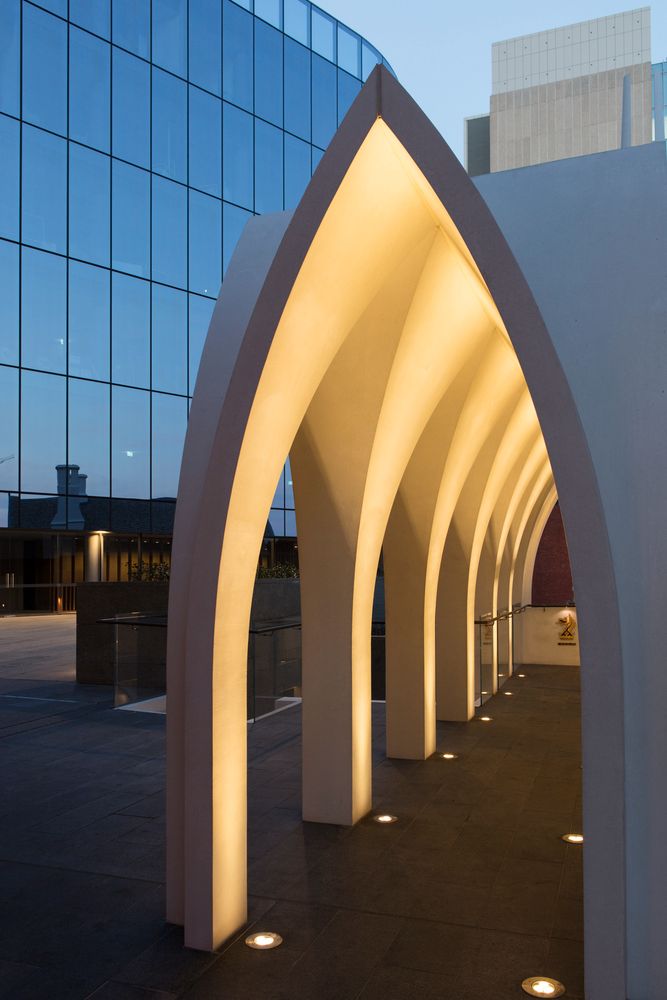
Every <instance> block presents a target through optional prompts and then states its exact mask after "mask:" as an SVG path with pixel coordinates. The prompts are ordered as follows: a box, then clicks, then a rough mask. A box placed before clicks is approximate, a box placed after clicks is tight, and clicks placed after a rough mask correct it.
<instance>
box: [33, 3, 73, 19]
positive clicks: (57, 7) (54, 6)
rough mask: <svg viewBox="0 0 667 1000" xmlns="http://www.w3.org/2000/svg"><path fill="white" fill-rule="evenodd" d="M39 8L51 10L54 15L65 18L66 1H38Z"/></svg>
mask: <svg viewBox="0 0 667 1000" xmlns="http://www.w3.org/2000/svg"><path fill="white" fill-rule="evenodd" d="M39 5H40V7H46V9H47V10H52V11H53V13H54V14H60V16H61V17H67V0H39Z"/></svg>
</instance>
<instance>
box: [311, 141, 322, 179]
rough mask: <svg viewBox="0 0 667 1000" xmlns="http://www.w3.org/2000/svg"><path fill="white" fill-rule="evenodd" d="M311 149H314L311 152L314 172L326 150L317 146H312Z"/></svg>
mask: <svg viewBox="0 0 667 1000" xmlns="http://www.w3.org/2000/svg"><path fill="white" fill-rule="evenodd" d="M311 150H312V154H311V161H312V167H311V169H312V171H313V173H315V170H316V169H317V164H318V163H319V162H320V160H321V159H322V157H323V155H324V151H323V150H321V149H318V148H317V146H311Z"/></svg>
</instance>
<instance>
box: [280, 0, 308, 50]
mask: <svg viewBox="0 0 667 1000" xmlns="http://www.w3.org/2000/svg"><path fill="white" fill-rule="evenodd" d="M308 14H309V7H308V4H307V3H306V2H305V0H284V14H283V17H284V19H285V20H284V22H283V25H284V29H285V34H287V35H291V36H292V38H296V40H297V42H303V44H304V45H308V20H309V18H308Z"/></svg>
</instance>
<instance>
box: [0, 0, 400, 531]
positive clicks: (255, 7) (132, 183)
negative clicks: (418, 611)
mask: <svg viewBox="0 0 667 1000" xmlns="http://www.w3.org/2000/svg"><path fill="white" fill-rule="evenodd" d="M380 61H382V57H381V56H380V54H379V53H378V52H377V50H375V49H374V48H373V47H372V46H370V45H369V44H368V43H367V42H366V41H364V40H363V39H361V38H360V37H359V36H358V35H356V34H354V32H351V31H349V29H347V28H346V27H345V26H344V25H341V24H339V23H338V22H337V21H336V20H335V19H334V18H332V17H330V16H329V15H328V14H326V13H325V12H324V11H321V10H320V9H319V8H317V7H314V6H312V5H311V4H310V3H309V2H308V0H242V2H241V0H238V2H237V0H44V2H39V0H35V2H33V0H2V3H1V4H0V146H1V147H2V151H3V155H2V158H1V162H0V398H2V400H3V419H2V421H0V459H1V460H2V461H0V494H1V495H0V527H7V526H9V527H17V528H18V527H22V526H23V527H43V528H49V527H58V528H62V527H65V526H66V525H64V524H62V523H60V521H59V522H58V524H57V525H56V521H55V520H54V519H53V517H52V514H48V516H47V515H45V517H46V518H47V519H46V520H45V521H44V522H43V523H41V522H39V518H37V520H35V516H34V513H33V514H30V516H28V514H27V513H26V511H28V510H29V509H30V510H32V511H33V512H34V511H36V510H37V507H34V506H33V508H28V507H27V506H25V505H26V504H28V503H29V502H30V501H31V499H32V498H35V502H36V503H37V502H38V501H37V499H36V498H37V497H38V496H39V498H40V499H39V502H43V501H44V500H45V498H48V497H52V498H55V497H56V496H57V494H58V493H59V492H62V491H63V490H67V489H68V488H69V487H68V485H67V484H68V482H69V479H68V476H66V475H63V474H62V473H61V474H58V473H57V471H56V466H65V465H70V466H72V465H78V466H79V467H80V472H81V474H82V475H84V476H86V477H87V479H86V486H85V490H86V496H87V497H90V498H97V500H99V503H97V505H96V504H94V503H92V502H91V504H90V505H88V507H86V504H85V503H84V504H83V506H81V505H80V504H79V503H77V504H75V505H73V506H72V507H71V509H72V510H74V511H75V512H76V519H77V520H76V522H73V523H72V524H69V525H67V526H68V527H70V528H72V529H74V528H76V529H80V528H81V527H82V522H81V516H82V511H83V512H84V515H83V516H84V524H83V527H84V528H85V529H90V530H106V529H109V528H110V529H111V530H112V531H113V530H123V531H132V530H135V527H136V529H137V530H139V531H144V532H146V531H151V530H152V531H156V532H157V531H164V530H168V528H166V529H165V527H164V525H165V523H166V522H165V510H168V509H169V508H168V505H167V506H165V499H167V500H168V499H169V498H173V497H174V496H175V494H176V490H177V483H178V472H179V464H180V455H181V449H182V443H183V438H184V434H185V428H186V424H187V414H188V408H189V399H190V397H191V396H192V393H193V391H194V386H195V382H196V377H197V369H198V366H199V361H200V357H201V351H202V347H203V342H204V339H205V336H206V331H207V327H208V323H209V321H210V317H211V314H212V311H213V307H214V304H215V299H216V297H217V294H218V291H219V287H220V283H221V281H222V277H223V273H224V271H225V269H226V267H227V265H228V263H229V260H230V257H231V255H232V253H233V250H234V247H235V246H236V243H237V241H238V238H239V236H240V234H241V232H242V230H243V227H244V225H245V223H246V222H247V220H248V219H249V218H250V217H251V216H252V215H253V214H258V213H263V212H272V211H280V210H282V209H284V208H287V209H291V208H294V206H295V205H296V204H297V203H298V201H299V199H300V197H301V195H302V193H303V191H304V189H305V187H306V185H307V183H308V180H309V178H310V176H311V173H312V171H313V170H314V169H315V167H316V165H317V163H318V162H319V159H320V157H321V155H322V152H323V150H324V149H325V148H326V145H327V144H328V143H329V142H330V140H331V138H332V136H333V134H334V132H335V130H336V128H337V126H338V124H339V122H340V121H341V120H342V118H343V116H344V114H345V112H346V111H347V108H348V107H349V105H350V103H351V102H352V100H353V99H354V96H355V95H356V93H357V92H358V90H359V89H360V87H361V85H362V81H363V79H365V78H366V77H367V76H368V75H369V73H370V72H371V70H372V68H373V66H374V65H375V64H376V63H377V62H380ZM78 482H79V486H78V487H77V489H78V488H80V480H78ZM10 493H11V494H15V495H16V494H18V495H20V497H21V502H20V503H17V502H16V496H13V497H12V498H11V500H10V497H9V494H10ZM54 502H55V500H54ZM132 504H135V505H136V506H135V507H132ZM293 508H294V501H293V495H292V492H291V478H290V473H289V465H288V466H287V467H286V470H285V471H284V473H283V475H282V476H281V481H280V484H279V487H278V490H277V492H276V499H275V509H274V510H273V512H272V514H271V518H270V524H271V525H272V529H273V531H274V532H275V534H276V535H284V534H285V533H287V534H292V533H294V514H293ZM40 509H41V508H40ZM44 509H45V510H47V508H44ZM58 509H59V510H60V511H61V512H62V511H63V510H68V509H70V507H69V506H68V505H62V504H61V505H60V507H59V508H58ZM133 511H134V512H135V513H136V519H135V521H136V523H135V521H133V516H134V515H133V513H132V512H133ZM8 512H9V513H8ZM22 512H23V513H22ZM60 516H61V515H60V514H59V515H58V517H60ZM8 518H9V519H10V523H9V524H8ZM49 518H51V520H49ZM167 522H168V517H167Z"/></svg>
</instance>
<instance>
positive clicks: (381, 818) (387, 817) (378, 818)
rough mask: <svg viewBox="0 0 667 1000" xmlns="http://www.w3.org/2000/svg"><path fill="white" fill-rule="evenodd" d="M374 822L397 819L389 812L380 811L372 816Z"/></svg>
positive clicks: (392, 821)
mask: <svg viewBox="0 0 667 1000" xmlns="http://www.w3.org/2000/svg"><path fill="white" fill-rule="evenodd" d="M373 819H374V820H375V822H376V823H395V822H396V820H397V819H398V817H397V816H392V815H391V813H380V815H379V816H373Z"/></svg>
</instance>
